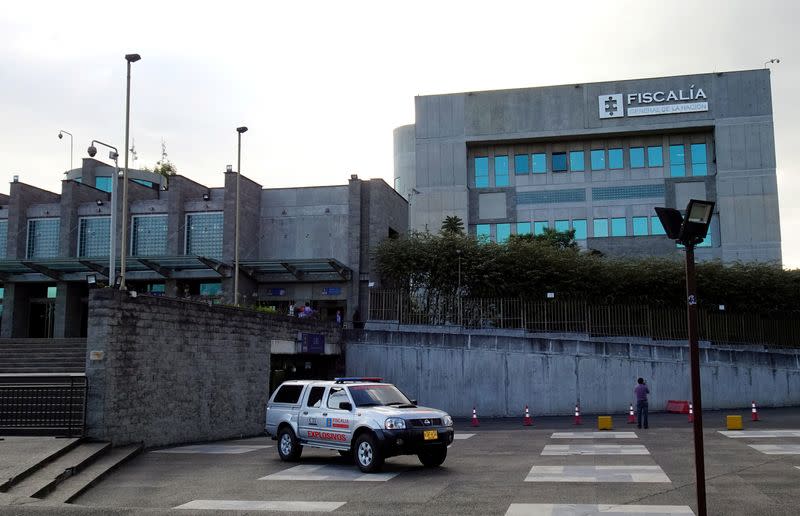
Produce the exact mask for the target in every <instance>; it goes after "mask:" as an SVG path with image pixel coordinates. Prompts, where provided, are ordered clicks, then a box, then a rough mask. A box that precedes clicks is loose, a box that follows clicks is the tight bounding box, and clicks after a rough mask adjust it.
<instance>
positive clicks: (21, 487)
mask: <svg viewBox="0 0 800 516" xmlns="http://www.w3.org/2000/svg"><path fill="white" fill-rule="evenodd" d="M141 451H142V445H141V444H132V445H128V446H122V447H119V448H112V447H111V443H107V442H96V441H87V440H83V439H75V440H73V441H70V442H68V443H67V444H66V445H65V446H64V447H63V448H61V449H59V450H57V451H55V452H54V453H52V454H51V455H49V456H46V457H44V458H42V459H41V460H40V461H38V462H36V463H35V464H32V465H30V466H29V467H27V468H25V469H22V470H20V471H18V472H16V473H15V474H14V475H13V476H11V478H9V479H7V480H5V482H3V483H2V484H0V493H4V494H3V495H2V499H3V501H4V502H5V503H6V504H10V505H15V504H25V505H28V504H31V503H36V500H41V501H42V502H47V503H48V504H52V503H53V502H55V503H70V502H71V501H72V500H74V499H75V498H77V497H78V496H79V495H80V494H81V493H83V492H84V491H85V490H87V489H88V488H89V487H91V486H92V485H94V484H95V483H97V482H98V481H100V480H101V479H102V478H103V477H104V476H106V475H107V474H108V473H110V472H111V471H113V470H114V469H115V468H117V467H119V466H120V465H122V464H123V463H124V462H126V461H127V460H129V459H131V458H133V457H134V456H136V455H137V454H138V453H139V452H141ZM0 480H2V479H0ZM32 499H33V500H32Z"/></svg>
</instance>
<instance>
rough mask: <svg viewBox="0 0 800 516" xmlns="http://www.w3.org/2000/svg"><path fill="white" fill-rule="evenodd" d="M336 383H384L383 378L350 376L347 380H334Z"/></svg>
mask: <svg viewBox="0 0 800 516" xmlns="http://www.w3.org/2000/svg"><path fill="white" fill-rule="evenodd" d="M333 381H334V382H336V383H345V382H382V381H383V378H378V377H376V376H348V377H345V378H334V379H333Z"/></svg>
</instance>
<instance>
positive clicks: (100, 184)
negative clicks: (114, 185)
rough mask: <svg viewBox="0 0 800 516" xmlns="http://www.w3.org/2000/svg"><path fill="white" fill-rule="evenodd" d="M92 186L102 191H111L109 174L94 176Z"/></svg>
mask: <svg viewBox="0 0 800 516" xmlns="http://www.w3.org/2000/svg"><path fill="white" fill-rule="evenodd" d="M94 187H95V188H97V189H98V190H102V191H104V192H110V191H111V176H97V177H95V178H94Z"/></svg>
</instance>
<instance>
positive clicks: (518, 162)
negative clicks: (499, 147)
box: [514, 154, 530, 175]
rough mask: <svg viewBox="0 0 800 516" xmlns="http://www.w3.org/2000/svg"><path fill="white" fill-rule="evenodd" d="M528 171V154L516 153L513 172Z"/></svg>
mask: <svg viewBox="0 0 800 516" xmlns="http://www.w3.org/2000/svg"><path fill="white" fill-rule="evenodd" d="M528 172H530V170H528V155H527V154H517V155H516V156H514V173H515V174H518V175H520V174H527V173H528Z"/></svg>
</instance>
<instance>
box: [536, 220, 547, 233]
mask: <svg viewBox="0 0 800 516" xmlns="http://www.w3.org/2000/svg"><path fill="white" fill-rule="evenodd" d="M546 227H547V221H546V220H538V221H535V222H534V223H533V234H534V235H541V234H543V233H544V230H545V228H546Z"/></svg>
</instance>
